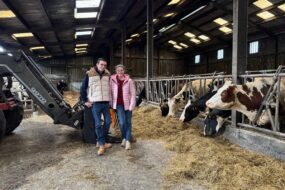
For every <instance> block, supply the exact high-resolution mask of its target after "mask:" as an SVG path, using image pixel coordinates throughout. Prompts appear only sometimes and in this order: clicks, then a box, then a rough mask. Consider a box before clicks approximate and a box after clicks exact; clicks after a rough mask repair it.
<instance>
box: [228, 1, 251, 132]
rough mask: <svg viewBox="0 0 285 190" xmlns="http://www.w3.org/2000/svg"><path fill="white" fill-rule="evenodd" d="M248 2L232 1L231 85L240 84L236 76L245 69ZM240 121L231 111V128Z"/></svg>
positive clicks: (237, 115) (239, 117) (239, 116)
mask: <svg viewBox="0 0 285 190" xmlns="http://www.w3.org/2000/svg"><path fill="white" fill-rule="evenodd" d="M247 7H248V0H234V1H233V53H232V75H233V84H238V83H240V82H239V81H238V75H240V74H244V73H245V70H246V68H247V47H248V45H247V19H248V12H247ZM240 121H241V115H240V114H237V113H236V111H232V126H234V127H236V124H237V122H240Z"/></svg>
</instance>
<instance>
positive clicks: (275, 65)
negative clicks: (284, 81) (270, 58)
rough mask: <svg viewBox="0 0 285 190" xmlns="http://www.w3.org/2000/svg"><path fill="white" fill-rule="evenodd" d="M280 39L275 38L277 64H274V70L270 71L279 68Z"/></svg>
mask: <svg viewBox="0 0 285 190" xmlns="http://www.w3.org/2000/svg"><path fill="white" fill-rule="evenodd" d="M278 38H279V36H276V37H275V62H274V68H270V69H277V68H278V53H279V49H278V48H279V43H278Z"/></svg>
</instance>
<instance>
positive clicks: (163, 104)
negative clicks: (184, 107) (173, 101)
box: [159, 99, 169, 117]
mask: <svg viewBox="0 0 285 190" xmlns="http://www.w3.org/2000/svg"><path fill="white" fill-rule="evenodd" d="M159 107H160V110H161V115H162V116H163V117H166V116H167V115H168V113H169V106H168V100H167V99H164V100H163V101H161V102H160V105H159Z"/></svg>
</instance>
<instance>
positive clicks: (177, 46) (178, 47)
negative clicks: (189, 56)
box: [173, 45, 182, 49]
mask: <svg viewBox="0 0 285 190" xmlns="http://www.w3.org/2000/svg"><path fill="white" fill-rule="evenodd" d="M173 47H174V48H176V49H182V47H181V46H179V45H174V46H173Z"/></svg>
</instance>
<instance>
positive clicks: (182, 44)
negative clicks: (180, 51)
mask: <svg viewBox="0 0 285 190" xmlns="http://www.w3.org/2000/svg"><path fill="white" fill-rule="evenodd" d="M179 45H180V46H183V47H185V48H188V47H189V46H188V45H186V44H184V43H179Z"/></svg>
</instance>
